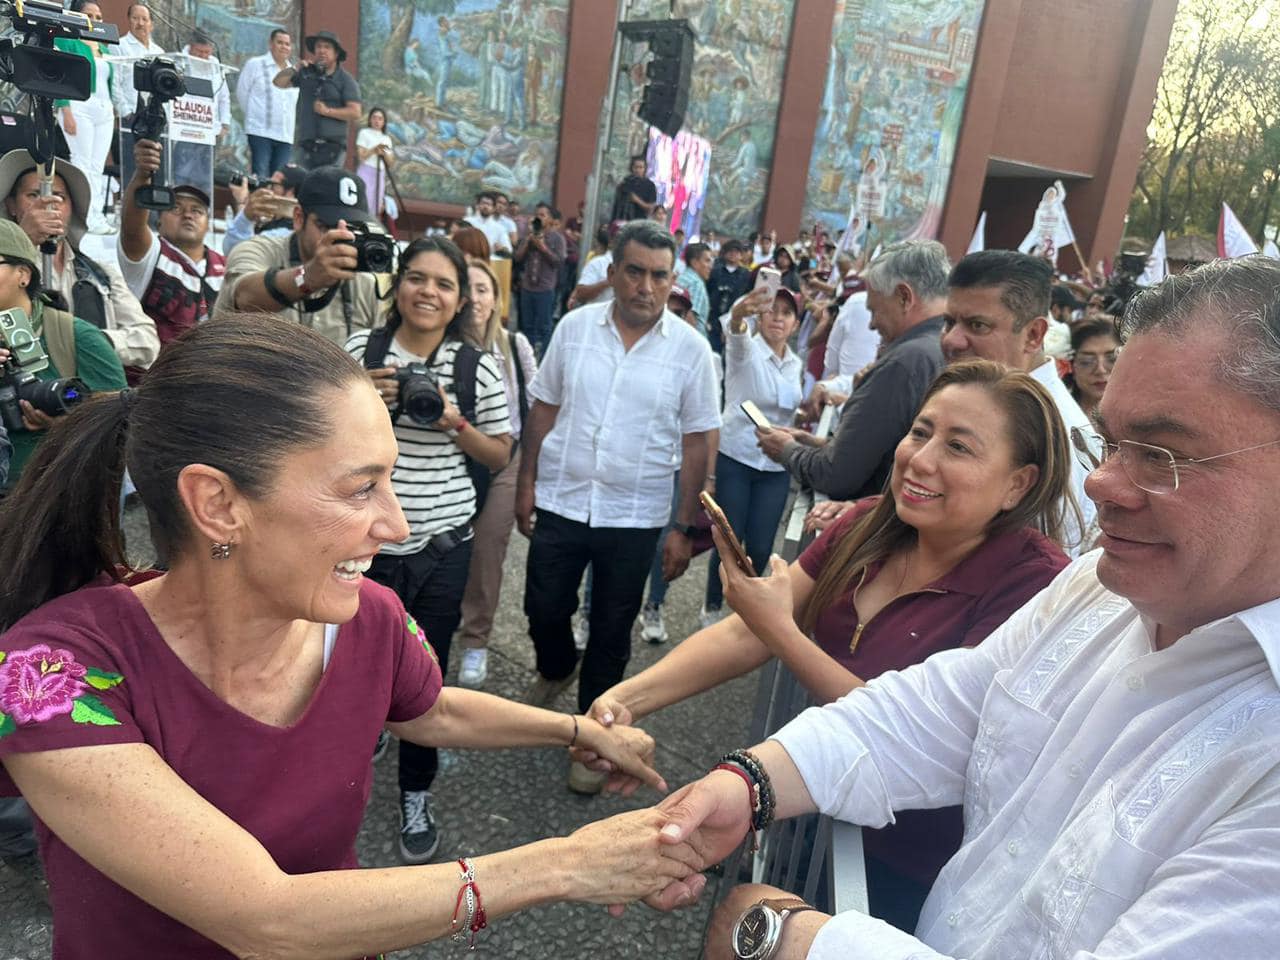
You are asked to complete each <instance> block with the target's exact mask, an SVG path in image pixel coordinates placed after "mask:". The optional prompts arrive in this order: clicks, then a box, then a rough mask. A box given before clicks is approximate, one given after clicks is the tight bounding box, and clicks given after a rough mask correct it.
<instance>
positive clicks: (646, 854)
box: [550, 694, 752, 916]
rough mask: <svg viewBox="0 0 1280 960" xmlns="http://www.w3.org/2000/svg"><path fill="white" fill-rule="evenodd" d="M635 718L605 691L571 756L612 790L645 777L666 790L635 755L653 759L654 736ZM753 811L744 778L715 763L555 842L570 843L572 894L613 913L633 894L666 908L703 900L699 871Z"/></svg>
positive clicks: (732, 840) (736, 836) (723, 853)
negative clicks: (645, 802)
mask: <svg viewBox="0 0 1280 960" xmlns="http://www.w3.org/2000/svg"><path fill="white" fill-rule="evenodd" d="M592 720H594V721H596V723H592V722H591V721H592ZM630 721H631V713H630V711H629V710H628V709H627V708H626V707H625V706H624V705H623V704H622V703H621V702H619V701H617V700H614V699H612V698H611V697H610V695H609V694H604V695H602V696H601V697H600V698H599V699H597V700H596V702H595V703H594V704H592V707H591V710H590V712H589V713H588V719H587V722H586V723H585V724H584V725H583V727H584V733H585V732H586V730H587V728H591V729H592V735H589V736H584V737H582V738H581V739H580V745H579V746H577V747H575V748H574V749H573V750H572V757H573V759H574V760H577V761H578V762H580V763H585V764H586V765H587V766H589V767H591V768H592V769H594V770H598V771H601V772H607V773H608V774H609V781H608V783H607V784H606V787H605V789H606V791H609V792H620V793H622V794H623V795H624V796H630V795H631V794H632V793H634V792H635V790H636V789H637V788H638V787H639V786H640V784H641V783H648V784H650V785H652V786H654V787H655V788H657V789H665V784H664V783H663V782H662V780H661V778H660V777H659V776H658V775H657V774H656V773H654V772H653V771H652V770H650V769H649V768H648V765H647V763H643V762H641V763H638V762H637V760H638V759H639V758H641V757H643V758H644V759H646V760H648V759H651V758H652V750H653V740H652V738H650V737H649V736H648V734H645V733H643V732H642V731H640V730H638V729H636V728H634V727H631V726H630ZM597 724H598V726H597ZM600 728H604V729H603V730H601V729H600ZM596 731H599V733H597V732H596ZM615 738H616V739H615ZM619 741H621V742H619ZM623 744H626V746H625V747H624V748H623V750H622V751H619V750H618V748H619V747H620V746H622V745H623ZM597 748H598V749H597ZM628 754H629V756H627V755H628ZM606 755H608V756H609V758H606ZM623 756H626V759H625V760H623V759H622V757H623ZM751 818H752V806H751V796H750V794H749V793H748V791H747V789H746V787H745V785H744V783H743V780H742V778H741V777H739V776H737V775H736V774H734V773H731V772H729V771H725V770H715V771H712V772H711V773H710V774H708V775H707V776H705V777H703V778H702V779H701V780H697V781H695V782H693V783H690V784H687V785H686V786H684V787H681V788H680V789H679V790H677V791H676V792H675V793H673V794H671V795H670V796H668V797H666V798H665V799H663V801H662V802H661V803H659V804H658V805H657V806H654V807H649V808H646V809H642V810H635V811H631V812H629V813H623V814H619V815H618V816H614V817H610V818H609V819H607V820H601V821H598V822H596V823H591V824H588V825H587V826H585V827H582V828H581V829H579V830H578V831H576V832H575V833H573V834H572V835H571V836H570V837H568V838H566V839H565V840H564V841H550V842H564V843H567V844H569V845H570V848H571V853H570V855H569V863H571V864H572V865H573V867H572V869H571V871H570V873H571V881H572V886H573V887H574V889H573V890H572V892H571V893H570V895H569V896H568V898H567V899H572V900H579V901H582V902H588V903H601V904H605V905H607V906H608V907H609V912H610V913H611V914H613V915H614V916H619V915H621V913H622V911H623V909H624V905H625V904H627V903H630V902H633V901H636V900H639V901H642V902H644V903H645V904H647V905H648V906H650V907H652V908H654V909H656V910H663V911H667V910H674V909H678V908H680V907H687V906H691V905H692V904H694V903H695V902H696V901H697V900H698V898H699V896H700V895H701V894H702V891H703V889H704V888H705V886H706V877H705V876H704V875H703V873H702V871H704V870H706V869H708V868H709V867H711V866H714V865H715V864H717V863H719V862H720V861H721V860H723V859H724V858H725V857H727V856H728V855H729V854H730V853H732V852H733V850H734V849H736V848H737V846H738V844H740V843H741V842H742V839H743V837H745V836H746V834H747V831H748V830H749V829H750V827H751Z"/></svg>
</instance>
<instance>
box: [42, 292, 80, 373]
mask: <svg viewBox="0 0 1280 960" xmlns="http://www.w3.org/2000/svg"><path fill="white" fill-rule="evenodd" d="M40 322H41V324H42V325H43V333H44V342H45V346H46V347H48V348H49V358H50V359H51V360H53V365H54V366H55V367H57V368H58V376H60V377H74V376H75V375H76V328H75V319H74V318H73V317H72V316H71V314H69V313H67V312H65V311H63V310H55V309H53V308H52V307H45V308H44V312H43V313H42V314H41V319H40Z"/></svg>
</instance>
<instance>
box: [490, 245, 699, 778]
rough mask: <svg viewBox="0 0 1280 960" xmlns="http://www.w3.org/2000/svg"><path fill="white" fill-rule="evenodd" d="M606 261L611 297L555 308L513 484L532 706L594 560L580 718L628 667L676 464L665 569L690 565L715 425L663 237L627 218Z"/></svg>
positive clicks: (675, 572)
mask: <svg viewBox="0 0 1280 960" xmlns="http://www.w3.org/2000/svg"><path fill="white" fill-rule="evenodd" d="M613 258H614V264H613V266H612V268H611V269H610V277H611V281H612V284H613V291H614V299H613V300H611V301H609V302H607V303H601V304H592V305H590V306H586V307H580V308H579V309H577V310H573V311H571V312H570V313H568V314H566V315H565V317H564V318H563V319H562V320H561V321H560V323H559V325H558V326H557V327H556V330H555V333H554V335H553V336H552V338H551V344H550V346H549V347H548V349H547V354H546V357H545V358H544V359H543V362H542V366H541V367H540V368H539V369H538V375H537V377H535V378H534V381H533V383H532V384H531V385H530V386H529V397H530V399H531V400H532V401H533V406H532V407H531V409H530V410H529V415H528V418H527V419H526V421H525V426H524V432H523V433H522V435H521V445H522V447H523V458H522V460H521V466H520V479H519V482H518V485H517V489H516V521H517V523H518V524H519V526H520V530H521V532H522V533H524V534H525V535H526V536H529V535H531V537H532V540H531V542H530V544H529V561H528V566H527V569H526V574H525V613H526V614H527V615H528V617H529V635H530V637H531V638H532V639H533V643H534V647H535V649H536V651H537V662H538V673H539V678H538V680H537V681H536V682H535V684H534V689H533V690H531V691H530V702H535V703H539V704H544V703H548V702H550V701H551V700H552V699H554V697H555V696H556V695H557V694H559V692H560V691H561V690H563V689H564V688H565V687H566V686H567V685H568V684H569V683H570V682H572V678H573V674H574V668H575V666H576V665H577V660H578V656H577V651H576V650H575V649H574V645H573V631H572V628H571V625H570V618H571V617H572V616H573V613H574V611H575V610H576V609H577V607H578V587H579V585H580V584H581V581H582V573H583V570H584V569H586V566H587V564H588V563H590V564H592V569H593V577H594V582H593V585H592V596H591V615H590V632H591V639H590V641H589V643H588V645H587V649H586V653H585V655H584V656H583V659H582V671H581V679H580V681H579V684H578V704H579V709H581V710H582V711H583V712H585V711H586V709H587V708H588V707H589V706H590V705H591V703H592V701H593V700H595V698H596V697H597V696H599V695H600V694H601V693H603V692H604V691H605V690H607V689H609V687H611V686H613V685H614V684H615V683H617V682H618V681H619V680H621V679H622V675H623V672H624V670H625V669H626V666H627V660H628V659H629V658H630V655H631V627H632V624H633V623H634V621H635V618H636V614H637V613H638V612H639V610H640V603H641V600H642V598H643V592H644V582H645V575H646V574H647V573H648V570H649V565H650V563H651V562H652V560H653V555H654V550H655V548H656V546H657V542H658V536H659V533H660V531H661V530H662V528H663V526H665V525H666V523H667V521H668V519H669V518H670V515H671V488H672V483H673V479H672V478H673V475H674V474H675V471H676V469H677V468H679V469H680V501H679V506H678V509H677V510H676V516H675V518H674V521H675V522H674V523H673V529H672V531H671V533H670V534H668V536H667V539H666V541H665V543H664V548H663V567H664V576H666V578H667V579H668V580H671V579H675V577H677V576H679V575H680V574H681V573H683V572H684V569H685V568H686V567H687V566H688V563H689V557H690V553H691V540H690V537H691V534H692V530H693V521H694V517H695V516H696V513H697V509H698V503H697V500H698V494H699V492H700V491H701V490H702V486H703V483H704V482H705V480H706V475H707V466H708V456H709V442H710V436H709V434H710V432H711V431H714V430H718V429H719V426H720V412H719V402H718V401H719V396H718V390H717V386H716V375H715V369H714V364H713V362H712V357H711V349H710V347H709V346H708V344H707V341H706V339H705V338H703V337H701V336H699V335H698V333H697V331H695V330H694V329H693V328H692V327H690V326H689V325H688V324H686V323H685V322H684V321H682V320H681V319H680V318H679V317H677V316H675V315H674V314H672V313H670V312H669V311H667V309H666V304H667V296H668V294H669V292H670V290H671V285H672V282H673V277H674V270H675V244H674V242H673V240H672V238H671V235H670V234H669V233H667V231H666V230H664V229H663V228H662V227H661V226H660V225H658V224H656V223H653V222H651V221H633V222H631V223H629V224H627V225H625V226H624V227H623V228H622V229H621V230H620V231H619V232H618V235H617V237H615V239H614V246H613ZM535 507H536V511H537V522H536V525H534V522H533V515H534V511H535ZM590 773H591V772H590V771H587V770H586V768H585V767H582V766H581V764H575V765H574V770H573V773H572V775H571V777H570V786H571V787H572V788H574V789H579V790H582V791H583V792H593V791H592V786H593V785H594V789H595V790H598V789H599V783H600V779H594V780H593V777H592V776H590Z"/></svg>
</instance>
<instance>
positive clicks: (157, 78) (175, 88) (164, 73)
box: [151, 67, 187, 98]
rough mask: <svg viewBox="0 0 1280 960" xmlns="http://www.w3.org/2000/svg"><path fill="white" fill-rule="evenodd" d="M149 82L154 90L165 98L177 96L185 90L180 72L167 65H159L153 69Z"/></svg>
mask: <svg viewBox="0 0 1280 960" xmlns="http://www.w3.org/2000/svg"><path fill="white" fill-rule="evenodd" d="M151 84H152V86H153V87H154V88H155V92H156V93H157V94H159V95H160V96H161V97H165V98H177V97H180V96H182V95H183V94H184V93H186V92H187V88H186V87H185V86H184V85H183V83H182V74H180V73H178V71H176V70H172V69H169V68H167V67H161V68H159V69H157V70H156V71H155V73H154V74H153V75H152V77H151Z"/></svg>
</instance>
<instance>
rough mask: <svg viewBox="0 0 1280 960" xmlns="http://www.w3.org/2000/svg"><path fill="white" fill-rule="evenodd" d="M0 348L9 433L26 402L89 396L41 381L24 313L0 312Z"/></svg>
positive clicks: (44, 362)
mask: <svg viewBox="0 0 1280 960" xmlns="http://www.w3.org/2000/svg"><path fill="white" fill-rule="evenodd" d="M0 345H2V346H4V348H5V349H7V350H8V351H9V359H8V360H7V361H6V362H5V363H4V365H3V366H0V422H3V423H4V426H5V429H6V430H25V429H26V426H25V425H24V424H23V422H22V406H21V401H23V400H25V401H27V403H29V404H31V406H33V407H35V409H37V410H39V411H40V412H41V413H46V414H48V415H49V416H51V417H57V416H61V415H62V414H64V413H66V412H67V411H68V410H70V409H71V408H72V407H73V406H75V405H76V404H78V403H79V402H80V401H81V400H83V399H84V398H85V397H86V396H88V394H89V390H88V388H87V387H86V386H85V385H84V381H82V380H80V379H79V378H77V377H63V378H61V379H58V380H41V379H40V378H39V377H37V376H36V374H37V373H40V372H41V371H42V370H47V369H48V367H49V355H48V354H47V353H45V350H44V345H43V344H41V342H40V338H39V337H37V336H36V335H35V331H34V330H32V328H31V321H30V320H29V319H28V318H27V314H26V312H25V311H22V310H18V309H13V310H4V311H0ZM436 419H437V420H438V419H439V417H437V418H436Z"/></svg>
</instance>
